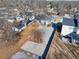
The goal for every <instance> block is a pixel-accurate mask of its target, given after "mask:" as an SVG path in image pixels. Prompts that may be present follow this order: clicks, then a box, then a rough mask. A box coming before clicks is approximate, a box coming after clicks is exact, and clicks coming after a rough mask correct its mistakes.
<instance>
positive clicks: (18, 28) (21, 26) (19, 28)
mask: <svg viewBox="0 0 79 59" xmlns="http://www.w3.org/2000/svg"><path fill="white" fill-rule="evenodd" d="M25 28H26V21H20V23H19V24H18V25H16V26H15V27H13V28H12V30H13V31H16V32H21V31H22V30H24V29H25Z"/></svg>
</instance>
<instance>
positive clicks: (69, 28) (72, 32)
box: [61, 17, 79, 43]
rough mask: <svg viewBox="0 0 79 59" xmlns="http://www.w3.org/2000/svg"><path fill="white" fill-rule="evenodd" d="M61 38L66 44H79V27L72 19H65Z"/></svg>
mask: <svg viewBox="0 0 79 59" xmlns="http://www.w3.org/2000/svg"><path fill="white" fill-rule="evenodd" d="M77 20H78V19H77ZM77 23H79V22H77ZM61 37H62V41H64V42H72V43H79V25H78V26H77V27H75V22H74V20H73V19H72V18H66V17H63V22H62V31H61Z"/></svg>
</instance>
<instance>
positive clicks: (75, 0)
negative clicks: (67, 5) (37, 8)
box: [47, 0, 79, 1]
mask: <svg viewBox="0 0 79 59" xmlns="http://www.w3.org/2000/svg"><path fill="white" fill-rule="evenodd" d="M47 1H79V0H47Z"/></svg>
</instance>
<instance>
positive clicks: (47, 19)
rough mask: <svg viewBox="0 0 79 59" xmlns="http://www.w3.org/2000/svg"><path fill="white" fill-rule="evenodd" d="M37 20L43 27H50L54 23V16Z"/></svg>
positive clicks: (37, 17)
mask: <svg viewBox="0 0 79 59" xmlns="http://www.w3.org/2000/svg"><path fill="white" fill-rule="evenodd" d="M35 19H36V20H38V21H39V23H41V24H43V25H48V24H51V23H52V22H53V16H48V17H40V16H36V17H35Z"/></svg>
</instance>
